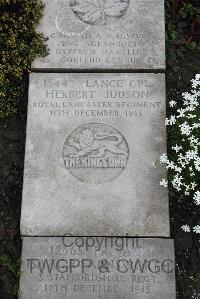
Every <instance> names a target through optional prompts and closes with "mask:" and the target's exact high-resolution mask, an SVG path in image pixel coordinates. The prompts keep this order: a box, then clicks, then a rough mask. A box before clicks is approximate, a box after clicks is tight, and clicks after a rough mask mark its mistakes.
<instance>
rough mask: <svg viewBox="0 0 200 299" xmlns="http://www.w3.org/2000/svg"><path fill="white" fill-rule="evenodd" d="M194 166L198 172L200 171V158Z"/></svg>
mask: <svg viewBox="0 0 200 299" xmlns="http://www.w3.org/2000/svg"><path fill="white" fill-rule="evenodd" d="M194 166H195V168H196V170H198V171H200V157H198V158H197V159H196V160H195V161H194Z"/></svg>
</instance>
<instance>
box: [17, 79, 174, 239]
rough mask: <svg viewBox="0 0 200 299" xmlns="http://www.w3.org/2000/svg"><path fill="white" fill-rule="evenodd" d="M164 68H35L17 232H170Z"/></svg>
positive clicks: (29, 234)
mask: <svg viewBox="0 0 200 299" xmlns="http://www.w3.org/2000/svg"><path fill="white" fill-rule="evenodd" d="M165 106H166V103H165V77H164V74H142V73H140V74H130V73H128V74H127V73H126V74H105V73H98V74H97V73H90V74H88V73H78V74H77V73H76V74H75V73H71V74H70V73H68V74H66V73H60V74H58V73H57V74H51V73H48V74H47V73H46V74H44V73H43V74H42V73H32V74H31V76H30V86H29V106H28V121H27V138H26V155H25V171H24V186H23V203H22V214H21V231H22V234H23V235H28V236H33V235H37V236H62V235H64V234H65V233H71V234H72V235H74V236H77V235H78V236H91V235H95V236H137V235H138V236H141V237H142V236H154V237H155V236H166V237H167V236H169V215H168V196H167V192H166V191H165V190H164V188H163V187H161V186H160V185H159V182H160V180H161V178H162V177H163V176H165V173H163V170H162V169H161V167H160V165H159V163H156V162H157V161H158V160H159V157H160V155H161V154H162V153H163V152H166V134H165V126H164V119H165V109H166V108H165Z"/></svg>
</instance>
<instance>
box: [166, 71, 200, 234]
mask: <svg viewBox="0 0 200 299" xmlns="http://www.w3.org/2000/svg"><path fill="white" fill-rule="evenodd" d="M182 96H183V103H182V107H181V108H179V109H177V110H176V111H177V112H176V113H174V114H175V115H171V116H170V117H169V118H167V119H166V121H165V124H166V126H168V128H169V135H170V137H171V138H170V141H171V140H172V141H171V142H172V144H170V150H169V154H168V155H167V154H166V153H164V154H163V155H162V156H161V157H160V163H163V164H165V165H166V169H167V170H168V181H167V180H165V179H162V180H161V182H160V185H162V186H164V187H167V186H168V185H169V186H170V187H172V188H174V189H175V190H176V191H178V192H180V193H181V194H182V195H183V196H189V195H190V196H192V197H193V201H194V204H195V205H197V206H199V205H200V190H199V189H200V105H199V102H200V74H198V75H196V77H195V79H193V80H192V90H191V92H190V93H189V92H185V93H183V94H182ZM169 105H170V107H176V105H178V103H177V102H176V101H174V100H172V101H170V102H169ZM182 229H183V230H184V231H186V232H189V231H191V228H190V227H189V226H188V225H183V226H182ZM193 231H194V232H196V233H200V226H199V225H197V226H195V227H193Z"/></svg>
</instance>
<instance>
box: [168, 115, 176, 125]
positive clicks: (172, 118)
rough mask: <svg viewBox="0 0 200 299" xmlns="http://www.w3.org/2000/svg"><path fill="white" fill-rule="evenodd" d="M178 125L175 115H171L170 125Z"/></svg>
mask: <svg viewBox="0 0 200 299" xmlns="http://www.w3.org/2000/svg"><path fill="white" fill-rule="evenodd" d="M175 123H176V116H175V115H171V117H170V119H169V124H170V125H171V126H172V125H174V124H175Z"/></svg>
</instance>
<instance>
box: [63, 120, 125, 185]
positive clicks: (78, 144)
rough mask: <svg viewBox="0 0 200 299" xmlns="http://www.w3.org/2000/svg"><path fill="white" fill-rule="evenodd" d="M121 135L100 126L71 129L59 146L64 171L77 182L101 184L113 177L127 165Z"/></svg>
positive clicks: (90, 125) (93, 125)
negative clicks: (61, 147) (60, 146)
mask: <svg viewBox="0 0 200 299" xmlns="http://www.w3.org/2000/svg"><path fill="white" fill-rule="evenodd" d="M128 157H129V149H128V144H127V141H126V140H125V138H124V136H123V135H122V134H121V133H120V132H119V131H117V130H116V129H115V128H113V127H111V126H109V125H106V124H102V123H89V124H85V125H83V126H81V127H79V128H77V129H76V130H74V131H73V132H72V133H71V134H70V135H69V136H68V138H67V140H66V141H65V143H64V147H63V158H64V163H65V166H66V168H67V169H68V170H69V172H70V173H71V174H72V175H73V176H74V177H76V178H77V179H79V180H81V181H83V182H86V183H93V184H101V183H104V182H108V181H111V180H113V179H114V178H116V177H117V176H119V175H120V174H121V172H122V171H123V170H124V169H125V167H126V165H127V163H128Z"/></svg>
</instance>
